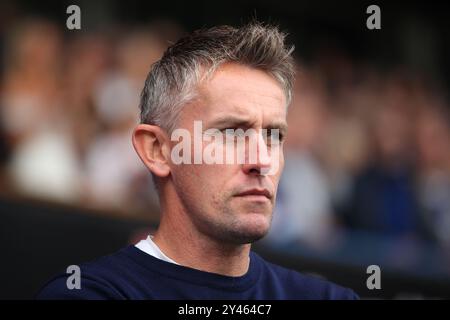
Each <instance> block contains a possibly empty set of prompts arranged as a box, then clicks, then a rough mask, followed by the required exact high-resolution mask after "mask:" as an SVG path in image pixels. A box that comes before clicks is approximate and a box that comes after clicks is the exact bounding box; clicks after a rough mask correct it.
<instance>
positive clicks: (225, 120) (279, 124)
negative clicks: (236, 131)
mask: <svg viewBox="0 0 450 320" xmlns="http://www.w3.org/2000/svg"><path fill="white" fill-rule="evenodd" d="M253 124H254V121H251V120H250V119H245V118H242V117H235V116H222V117H219V118H217V119H215V120H213V121H211V125H212V126H213V127H224V126H227V127H228V126H229V127H238V128H239V127H242V128H251V127H252V126H253ZM263 129H279V130H280V133H281V134H283V135H284V134H286V133H287V130H288V125H287V123H286V122H284V121H276V120H275V121H272V122H271V123H269V124H268V125H267V126H265V127H264V128H263Z"/></svg>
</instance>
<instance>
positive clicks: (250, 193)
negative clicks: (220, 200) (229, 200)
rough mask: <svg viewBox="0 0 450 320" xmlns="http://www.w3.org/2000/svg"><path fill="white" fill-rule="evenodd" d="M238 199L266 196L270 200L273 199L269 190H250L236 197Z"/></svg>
mask: <svg viewBox="0 0 450 320" xmlns="http://www.w3.org/2000/svg"><path fill="white" fill-rule="evenodd" d="M236 196H237V197H246V196H264V197H266V198H268V199H271V198H272V193H271V192H270V191H269V190H267V189H249V190H246V191H244V192H241V193H239V194H237V195H236Z"/></svg>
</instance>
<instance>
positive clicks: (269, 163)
mask: <svg viewBox="0 0 450 320" xmlns="http://www.w3.org/2000/svg"><path fill="white" fill-rule="evenodd" d="M291 52H292V49H291V48H287V47H286V46H285V44H284V35H283V34H282V33H280V32H279V31H278V29H277V28H274V27H266V26H263V25H260V24H257V23H252V24H249V25H246V26H244V27H242V28H239V29H236V28H232V27H229V26H222V27H215V28H211V29H207V30H200V31H196V32H194V33H193V34H191V35H188V36H186V37H184V38H182V39H181V40H179V41H178V42H177V43H175V44H174V45H172V46H171V47H170V48H169V49H168V50H167V51H166V52H165V54H164V55H163V57H162V58H161V60H160V61H158V62H157V63H156V64H155V65H154V66H153V67H152V70H151V71H150V73H149V75H148V78H147V80H146V83H145V87H144V89H143V92H142V97H141V104H140V108H141V124H139V125H138V126H137V127H136V129H135V130H134V133H133V144H134V147H135V149H136V152H137V153H138V155H139V157H140V158H141V160H142V161H143V163H144V164H145V165H146V167H147V168H148V169H149V170H150V172H151V173H152V175H153V178H154V181H155V185H156V187H157V190H158V194H159V198H160V205H161V220H160V226H159V228H158V230H157V232H156V233H155V234H154V235H153V236H149V237H148V238H147V239H146V240H143V241H141V242H139V243H138V244H137V245H136V246H130V247H128V248H125V249H123V250H121V251H119V252H117V253H115V254H112V255H110V256H107V257H103V258H100V259H99V260H97V261H95V262H91V263H88V264H84V265H82V266H81V282H80V285H81V289H79V290H76V289H74V290H69V289H67V286H66V280H67V275H62V276H59V277H57V278H56V279H54V280H52V281H51V282H49V283H48V284H47V285H46V287H45V288H44V289H43V290H42V291H41V292H40V294H39V298H42V299H47V298H70V299H71V298H74V299H85V298H86V299H354V298H357V296H356V295H355V293H354V292H353V291H351V290H349V289H345V288H342V287H339V286H337V285H334V284H331V283H328V282H326V281H322V280H319V279H315V278H312V277H307V276H305V275H302V274H300V273H297V272H294V271H292V270H287V269H284V268H282V267H279V266H276V265H273V264H270V263H268V262H266V261H265V260H263V259H262V258H261V257H259V256H258V255H257V254H255V253H253V252H251V251H250V246H251V243H252V242H254V241H256V240H258V239H261V238H262V237H264V235H266V233H267V232H268V230H269V227H270V223H271V219H272V210H273V206H274V203H275V196H276V191H277V185H278V180H279V177H280V174H281V169H282V167H283V161H284V160H283V152H282V145H283V140H284V136H285V133H286V129H287V128H286V114H287V106H288V104H289V102H290V98H291V88H292V82H293V76H294V73H293V62H292V57H291ZM199 125H200V129H199ZM239 130H240V131H239ZM199 132H200V134H201V136H200V140H199V136H198V133H199ZM249 132H250V133H249ZM242 133H244V134H242ZM181 136H183V139H177V138H179V137H181ZM242 136H243V137H244V139H240V141H238V143H237V144H235V142H236V141H237V140H239V139H238V138H239V137H242ZM190 137H193V139H194V141H192V140H189V138H190ZM174 138H175V139H174ZM181 140H185V141H181ZM224 140H226V141H227V142H224ZM230 141H231V142H232V143H229V142H230ZM180 143H184V147H185V148H180V146H183V144H180ZM186 146H187V147H186ZM242 146H243V150H244V154H243V160H244V161H239V159H238V158H239V157H240V156H239V150H241V151H242V148H241V147H242ZM252 146H253V147H252ZM191 147H192V148H191ZM212 150H213V151H212ZM207 151H212V152H207ZM230 152H234V153H233V154H232V155H231V156H228V155H229V153H230ZM208 157H209V158H211V157H212V158H214V159H215V160H216V161H211V159H208ZM225 158H226V159H227V161H226V163H224V162H223V161H221V160H224V159H225ZM214 159H213V160H214ZM230 160H231V161H230ZM241 160H242V157H241ZM250 160H252V161H250ZM111 161H114V159H111Z"/></svg>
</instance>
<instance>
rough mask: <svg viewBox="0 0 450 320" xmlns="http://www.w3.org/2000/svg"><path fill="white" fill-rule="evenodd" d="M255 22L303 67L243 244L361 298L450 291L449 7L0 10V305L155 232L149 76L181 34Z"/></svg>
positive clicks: (188, 5)
mask: <svg viewBox="0 0 450 320" xmlns="http://www.w3.org/2000/svg"><path fill="white" fill-rule="evenodd" d="M71 4H77V5H78V6H79V7H80V9H81V29H80V30H68V29H67V27H66V20H67V18H68V17H69V14H67V13H66V9H67V7H68V6H69V5H71ZM370 4H377V5H379V6H380V8H381V30H369V29H367V27H366V20H367V18H368V17H369V14H367V13H366V9H367V7H368V6H369V5H370ZM254 17H256V18H257V19H258V20H261V21H265V22H270V23H275V24H278V25H279V26H280V27H281V29H283V30H285V31H287V32H288V33H289V36H288V41H289V42H291V43H294V44H295V46H296V51H295V58H296V63H297V68H298V72H297V79H296V85H295V92H294V100H293V103H292V105H291V107H290V111H289V117H288V118H289V119H288V120H289V136H288V140H287V142H286V147H285V157H286V167H285V171H284V173H283V176H282V179H281V182H280V187H279V193H278V203H277V207H276V209H275V215H274V219H273V228H272V230H271V232H270V234H269V235H268V236H267V238H265V239H264V240H263V241H261V242H260V243H257V244H256V246H255V249H256V250H257V251H258V252H259V253H260V254H261V255H263V256H264V257H265V258H266V259H268V260H270V261H273V262H276V263H280V264H283V265H285V266H287V267H291V268H295V269H297V270H300V271H303V272H307V273H314V274H316V275H319V276H322V277H325V278H328V279H329V280H332V281H335V282H337V283H339V284H341V285H344V286H349V287H351V288H353V289H354V290H355V291H356V292H358V293H359V294H360V295H361V296H362V297H363V298H374V299H377V298H385V299H435V298H450V105H449V95H448V93H449V89H450V59H448V57H450V4H449V3H445V2H444V1H442V2H438V1H433V2H430V1H425V0H421V1H395V3H393V2H385V1H376V2H373V3H372V2H365V1H361V2H359V3H355V2H350V1H339V2H337V1H335V2H332V1H321V0H315V1H302V0H297V1H287V0H277V1H274V0H258V1H256V0H240V1H239V2H237V3H234V2H231V1H224V0H219V1H180V0H169V1H137V0H128V1H112V0H111V1H106V0H98V1H87V0H86V1H70V2H69V1H39V2H37V1H31V0H28V1H25V0H24V1H8V0H0V248H1V255H0V271H1V272H0V298H2V299H13V298H24V299H29V298H33V296H34V294H35V293H36V291H37V290H38V289H39V288H40V287H41V286H42V285H43V284H44V283H45V281H46V280H47V279H48V278H49V277H50V276H51V275H53V274H55V273H57V272H60V271H62V270H65V268H66V267H67V266H68V265H70V264H76V263H80V262H82V261H86V260H90V259H93V258H95V257H97V256H100V255H104V254H107V253H110V252H113V251H115V250H117V249H119V248H120V247H123V246H125V245H127V244H129V243H134V242H137V241H138V240H139V239H141V238H143V237H145V236H146V234H147V233H148V232H151V230H153V229H154V228H155V227H156V226H157V224H158V216H159V209H158V201H157V196H156V193H155V190H154V189H153V186H152V182H151V177H150V175H149V174H148V172H147V171H146V169H145V168H144V166H143V165H142V164H141V163H140V160H139V159H138V157H137V155H136V154H135V153H134V150H133V147H132V144H131V131H132V128H133V126H134V125H135V124H136V123H137V121H138V101H139V94H140V90H141V89H142V87H143V82H144V80H145V77H146V75H147V73H148V71H149V68H150V66H151V64H152V63H153V62H155V61H156V60H157V59H159V57H160V56H161V55H162V53H163V52H164V50H165V49H166V47H167V46H168V45H170V43H173V42H174V41H176V40H177V39H178V38H179V37H180V36H182V35H183V34H184V33H185V32H189V31H192V30H195V29H197V28H200V27H209V26H213V25H217V24H233V25H239V24H242V23H244V22H246V21H248V20H250V19H251V18H254ZM446 57H447V58H446ZM374 264H375V265H378V266H380V268H381V289H380V290H369V289H368V288H367V286H366V280H367V278H368V277H369V274H367V272H366V269H367V267H368V266H369V265H374Z"/></svg>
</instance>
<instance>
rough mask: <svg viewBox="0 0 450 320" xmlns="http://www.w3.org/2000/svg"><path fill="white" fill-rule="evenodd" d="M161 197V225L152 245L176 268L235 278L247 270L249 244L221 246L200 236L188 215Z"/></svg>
mask: <svg viewBox="0 0 450 320" xmlns="http://www.w3.org/2000/svg"><path fill="white" fill-rule="evenodd" d="M174 203H176V201H164V197H161V221H160V225H159V228H158V230H157V232H156V233H155V234H154V237H153V241H154V242H155V243H156V244H157V245H158V247H159V248H160V249H161V251H162V252H164V254H165V255H167V256H168V257H169V258H171V259H173V260H174V261H176V262H177V263H178V264H180V265H183V266H186V267H190V268H193V269H197V270H201V271H206V272H211V273H216V274H221V275H225V276H233V277H238V276H242V275H244V274H245V273H246V272H247V270H248V267H249V260H250V259H249V254H250V247H251V245H250V244H234V243H224V242H223V241H220V240H218V239H213V238H211V237H210V236H208V235H206V234H203V233H201V232H200V231H199V230H197V228H196V227H195V225H194V224H193V223H192V221H191V219H190V218H189V213H188V212H187V211H186V210H185V209H184V208H182V207H180V206H178V205H174Z"/></svg>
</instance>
